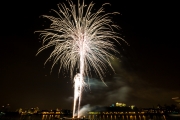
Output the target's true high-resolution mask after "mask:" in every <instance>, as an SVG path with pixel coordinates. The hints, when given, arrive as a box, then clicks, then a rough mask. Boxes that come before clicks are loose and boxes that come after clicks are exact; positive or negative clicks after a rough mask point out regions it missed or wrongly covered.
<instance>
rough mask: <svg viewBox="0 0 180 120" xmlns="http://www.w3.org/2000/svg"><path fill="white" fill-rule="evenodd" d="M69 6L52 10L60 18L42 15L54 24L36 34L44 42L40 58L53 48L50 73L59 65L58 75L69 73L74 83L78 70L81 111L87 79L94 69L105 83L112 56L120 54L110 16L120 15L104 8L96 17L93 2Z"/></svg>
mask: <svg viewBox="0 0 180 120" xmlns="http://www.w3.org/2000/svg"><path fill="white" fill-rule="evenodd" d="M68 3H69V6H66V5H65V4H64V3H63V4H58V8H59V11H56V10H53V11H54V12H55V13H56V14H57V15H58V17H53V16H48V15H43V17H45V18H47V19H49V20H50V21H51V22H52V23H51V25H50V28H48V29H45V30H42V31H37V32H40V36H41V38H42V40H43V46H42V47H41V48H40V49H39V50H38V53H37V54H39V53H40V52H41V51H43V50H45V49H47V48H49V47H52V46H54V47H55V48H54V50H53V51H52V53H51V54H50V56H49V58H48V59H47V60H46V62H47V61H49V60H53V64H52V67H51V71H52V68H53V67H54V65H55V64H56V63H57V62H59V63H60V67H59V72H60V70H61V69H62V68H64V69H65V70H67V71H68V70H70V75H71V79H72V78H73V76H74V75H73V72H74V71H75V68H78V70H79V72H78V74H77V75H78V76H79V77H78V79H79V80H74V82H75V84H76V82H80V83H78V87H77V86H76V85H75V87H77V88H78V89H79V90H77V91H76V90H75V92H78V93H75V95H78V96H74V103H75V101H77V98H79V103H78V111H79V109H80V102H81V97H82V95H81V94H82V89H83V84H84V79H83V78H84V76H89V73H90V71H91V69H92V68H93V69H94V71H95V73H96V74H97V75H98V76H99V77H100V79H101V80H102V81H103V82H104V80H103V76H105V72H104V70H106V68H107V67H106V66H107V65H108V66H109V67H111V68H112V66H111V63H110V59H113V54H112V53H114V52H115V53H118V51H117V50H116V49H115V46H114V42H117V43H119V42H118V40H117V39H121V40H123V39H122V38H121V37H119V36H118V33H116V32H115V31H113V28H117V29H118V28H119V27H118V26H117V25H114V24H113V22H112V20H111V19H110V16H111V15H113V14H117V12H114V13H105V11H104V8H103V6H104V5H105V4H104V5H102V7H101V8H100V9H98V10H97V11H96V12H94V13H93V12H92V8H93V6H94V3H93V2H91V3H90V4H89V5H88V6H86V5H85V4H84V1H82V4H80V3H79V0H78V6H75V4H73V2H72V1H71V0H68ZM123 41H125V40H123ZM125 42H126V41H125ZM46 62H45V63H46ZM112 70H113V68H112ZM77 88H75V89H77ZM75 107H76V105H74V108H73V109H75ZM73 117H74V116H73ZM78 117H79V114H78Z"/></svg>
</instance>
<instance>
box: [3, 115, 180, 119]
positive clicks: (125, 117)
mask: <svg viewBox="0 0 180 120" xmlns="http://www.w3.org/2000/svg"><path fill="white" fill-rule="evenodd" d="M58 119H59V120H60V119H62V116H60V115H32V116H27V115H21V116H20V115H19V116H18V115H14V116H10V115H9V116H0V120H58ZM67 119H68V120H70V118H67ZM76 120H77V119H76ZM89 120H180V117H165V116H151V117H150V116H139V117H136V116H123V117H116V118H101V119H100V118H95V119H89Z"/></svg>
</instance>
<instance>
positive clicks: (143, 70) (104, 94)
mask: <svg viewBox="0 0 180 120" xmlns="http://www.w3.org/2000/svg"><path fill="white" fill-rule="evenodd" d="M60 2H66V1H65V0H62V1H58V0H53V1H52V0H44V1H43V2H40V1H39V2H37V1H33V0H29V1H24V2H22V1H6V2H1V3H0V4H1V7H0V15H1V19H0V24H1V25H0V29H1V32H0V55H1V58H0V91H1V97H0V105H6V104H7V103H9V104H10V105H11V108H12V109H16V108H20V107H22V108H30V107H37V106H38V107H39V108H40V109H55V108H63V109H66V108H67V109H72V104H73V102H72V97H73V84H72V80H70V78H69V77H66V76H68V74H66V75H63V74H59V76H58V66H56V67H55V68H54V69H53V72H52V73H51V74H50V69H51V64H52V63H51V62H49V63H48V64H47V65H45V66H44V62H45V60H46V59H47V57H48V55H49V54H50V52H51V50H52V49H49V50H46V51H44V52H42V53H41V54H39V55H38V56H36V53H37V50H38V49H39V48H40V47H41V41H40V40H39V37H38V34H34V31H37V30H41V29H44V28H45V27H44V26H43V25H45V26H47V25H48V24H47V23H48V22H47V21H48V20H47V19H43V18H41V17H40V16H41V15H44V14H45V15H51V14H52V13H51V12H49V11H50V9H55V10H58V8H57V4H58V3H60ZM94 2H95V3H96V4H95V9H98V8H99V7H100V6H101V5H102V4H103V3H105V2H109V3H111V6H106V7H105V8H106V9H105V10H106V11H107V12H113V11H117V12H120V13H121V15H117V16H114V18H113V20H114V22H115V23H116V24H118V25H120V27H121V28H122V29H121V30H120V31H119V32H121V34H122V36H123V38H124V39H125V40H126V41H127V42H128V43H129V44H130V46H127V45H126V44H124V43H123V42H122V45H121V46H118V47H119V50H120V52H121V55H119V58H120V60H121V62H118V60H115V61H112V64H113V66H114V68H115V70H116V74H111V75H108V77H107V78H105V82H106V83H107V85H108V87H106V86H105V85H104V84H103V83H102V82H101V81H100V80H99V79H95V78H92V80H91V82H90V85H91V90H89V89H87V90H86V91H85V92H84V94H83V101H82V105H86V104H90V105H91V106H94V105H105V106H109V105H111V104H112V103H115V102H124V103H126V104H127V105H132V104H133V105H136V106H137V107H152V106H156V105H157V104H161V105H164V104H169V105H170V104H173V103H174V102H173V101H172V99H171V98H172V97H176V96H180V87H179V86H180V77H179V74H180V63H179V61H180V47H179V42H178V41H179V36H178V33H179V25H178V23H179V20H178V17H179V13H178V11H179V10H178V6H177V3H173V2H159V3H158V2H152V1H149V2H148V1H144V2H138V1H134V2H130V1H122V0H119V1H118V2H117V0H104V1H99V0H98V2H97V0H96V1H94ZM86 3H90V0H86ZM122 49H124V50H122Z"/></svg>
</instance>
